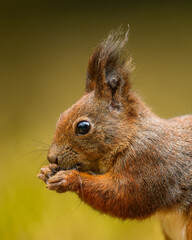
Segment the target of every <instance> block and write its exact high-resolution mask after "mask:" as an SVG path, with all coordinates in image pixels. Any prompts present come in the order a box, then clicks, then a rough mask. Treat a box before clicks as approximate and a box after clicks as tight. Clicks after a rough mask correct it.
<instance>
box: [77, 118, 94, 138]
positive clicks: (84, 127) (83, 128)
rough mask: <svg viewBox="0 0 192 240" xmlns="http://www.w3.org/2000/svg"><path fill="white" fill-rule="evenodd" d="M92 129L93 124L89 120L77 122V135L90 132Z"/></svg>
mask: <svg viewBox="0 0 192 240" xmlns="http://www.w3.org/2000/svg"><path fill="white" fill-rule="evenodd" d="M90 129H91V124H90V123H89V122H87V121H81V122H79V123H78V124H77V127H76V134H77V135H84V134H86V133H88V132H89V130H90Z"/></svg>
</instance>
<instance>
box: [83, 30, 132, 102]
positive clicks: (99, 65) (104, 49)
mask: <svg viewBox="0 0 192 240" xmlns="http://www.w3.org/2000/svg"><path fill="white" fill-rule="evenodd" d="M122 35H123V33H122V31H121V29H120V30H118V31H117V32H112V33H110V34H109V36H108V37H107V38H106V39H105V40H104V41H102V42H101V43H100V44H99V45H98V46H97V47H96V48H95V49H94V51H93V54H92V55H91V56H90V58H89V62H88V69H87V80H86V90H85V91H86V92H91V91H95V95H96V97H98V98H99V99H101V98H102V99H106V100H108V101H109V100H110V101H111V103H112V105H113V106H116V105H117V104H118V102H120V100H121V98H122V97H125V96H127V95H128V92H129V90H130V80H129V75H130V71H131V59H130V58H129V59H128V58H127V57H126V56H125V55H124V52H123V48H124V46H125V44H126V43H127V41H128V31H127V32H126V33H125V34H124V38H123V39H122V37H121V36H122Z"/></svg>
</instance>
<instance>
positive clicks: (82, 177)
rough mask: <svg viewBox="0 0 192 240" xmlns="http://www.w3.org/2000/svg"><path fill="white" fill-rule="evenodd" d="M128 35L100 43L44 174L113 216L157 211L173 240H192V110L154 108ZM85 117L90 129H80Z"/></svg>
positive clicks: (58, 132)
mask: <svg viewBox="0 0 192 240" xmlns="http://www.w3.org/2000/svg"><path fill="white" fill-rule="evenodd" d="M121 35H122V33H121V32H112V33H111V34H110V35H109V36H108V37H107V38H106V39H105V40H104V41H102V42H101V43H100V44H99V45H98V46H97V47H96V48H95V49H94V51H93V53H92V55H91V56H90V58H89V62H88V69H87V79H86V88H85V93H84V95H83V97H82V98H81V99H80V100H79V101H77V102H76V103H75V104H74V105H72V107H71V108H69V109H68V110H66V111H65V112H64V113H62V114H61V116H60V118H59V120H58V122H57V126H56V130H55V135H54V138H53V142H52V144H51V146H50V150H49V153H48V160H49V162H50V165H49V166H46V167H43V168H42V169H41V173H40V174H39V178H40V179H42V180H44V181H45V183H46V186H47V188H48V189H50V190H55V191H56V192H66V191H73V192H76V193H77V194H78V196H79V197H80V198H81V199H82V200H83V201H84V202H86V203H87V204H89V205H90V206H92V207H93V208H94V209H96V210H98V211H100V212H102V213H105V214H109V215H111V216H113V217H117V218H120V219H127V218H129V219H138V220H141V219H145V218H147V217H150V216H152V215H158V216H160V217H159V219H160V221H161V223H162V228H163V232H164V234H165V238H166V239H167V240H168V239H170V240H192V115H186V116H181V117H176V118H172V119H168V120H165V119H161V118H159V117H158V116H156V115H155V114H154V113H152V111H151V110H150V109H149V108H148V107H147V106H146V105H145V103H144V102H143V101H142V100H141V99H140V98H139V96H138V95H137V94H136V93H135V92H134V91H133V90H132V89H131V82H130V72H131V61H130V58H127V56H126V55H125V54H124V46H125V44H126V42H127V33H126V34H125V36H124V38H122V36H121ZM85 121H86V123H87V124H89V126H90V129H89V131H88V132H87V133H86V134H77V126H78V124H79V123H80V122H85ZM172 213H176V215H177V216H179V217H178V218H180V217H181V218H182V219H183V221H182V224H183V225H182V224H180V226H182V227H181V230H180V232H179V233H177V234H175V235H176V236H175V235H174V234H172V233H171V230H170V229H171V227H170V229H166V227H167V226H168V225H169V224H165V222H166V220H165V219H168V218H166V216H168V215H169V214H170V215H172ZM170 224H171V223H170ZM173 232H176V230H175V231H173Z"/></svg>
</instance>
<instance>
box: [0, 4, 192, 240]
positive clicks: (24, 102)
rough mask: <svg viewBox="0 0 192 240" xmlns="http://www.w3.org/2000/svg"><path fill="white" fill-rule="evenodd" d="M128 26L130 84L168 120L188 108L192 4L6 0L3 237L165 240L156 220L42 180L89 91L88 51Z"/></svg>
mask: <svg viewBox="0 0 192 240" xmlns="http://www.w3.org/2000/svg"><path fill="white" fill-rule="evenodd" d="M121 24H122V25H123V26H125V28H126V27H127V24H130V27H131V30H130V36H129V46H128V51H129V53H130V55H131V56H132V57H133V59H134V63H135V64H136V70H135V72H134V73H133V74H132V79H133V82H134V86H133V87H134V88H135V89H137V92H138V93H139V94H140V95H141V96H142V97H143V99H144V100H145V102H146V103H147V104H148V105H150V106H151V107H152V109H153V111H154V112H155V113H156V114H158V115H159V116H161V117H164V118H169V117H173V116H175V115H181V114H188V113H191V112H192V105H191V102H192V94H191V88H192V80H191V77H192V67H191V59H192V8H191V4H188V3H187V2H184V1H183V2H182V3H181V2H180V3H177V2H174V4H171V2H168V1H167V2H163V1H159V2H155V1H153V2H152V1H151V2H145V3H144V2H138V1H134V2H133V1H127V2H126V3H125V1H124V2H122V1H83V0H82V1H70V0H68V1H66V0H63V1H50V0H47V1H1V3H0V81H1V87H0V91H1V93H0V105H1V118H0V136H1V139H0V145H1V158H0V169H1V181H0V239H3V240H4V239H6V240H7V239H16V240H17V239H19V240H23V239H29V240H30V239H37V240H38V239H41V240H44V239H47V240H51V239H57V240H60V239H65V240H73V239H74V240H79V239H83V240H86V239H89V240H96V239H100V240H113V239H114V240H116V239H130V240H132V239H133V240H135V239H136V240H141V239H142V240H152V239H156V240H162V239H163V236H162V234H161V230H160V226H159V223H158V221H157V220H155V219H149V220H146V221H144V222H136V221H125V222H122V221H120V220H118V219H113V218H110V217H108V216H104V215H102V214H100V213H98V212H96V211H94V210H92V209H91V208H90V207H88V206H86V205H85V204H84V203H81V202H80V201H79V199H78V198H77V196H76V195H75V194H72V193H66V194H56V193H55V192H51V191H48V190H46V189H45V185H44V184H43V183H42V182H40V181H39V180H38V179H37V178H36V175H37V173H38V171H39V169H40V167H41V166H42V165H45V164H46V163H47V162H46V151H47V149H48V146H49V144H50V142H51V139H52V136H53V133H54V128H55V124H56V121H57V118H58V116H59V114H60V113H61V112H63V111H64V110H65V109H67V108H68V107H70V105H71V104H73V103H74V102H75V101H76V100H78V99H79V98H80V97H81V96H82V94H83V91H84V85H85V74H86V65H87V60H88V57H89V54H90V52H91V50H92V49H93V47H94V46H95V45H96V44H97V43H98V42H99V41H100V39H102V38H103V37H104V36H106V35H107V34H108V32H109V31H110V30H111V29H114V28H115V29H116V28H118V27H119V26H120V25H121Z"/></svg>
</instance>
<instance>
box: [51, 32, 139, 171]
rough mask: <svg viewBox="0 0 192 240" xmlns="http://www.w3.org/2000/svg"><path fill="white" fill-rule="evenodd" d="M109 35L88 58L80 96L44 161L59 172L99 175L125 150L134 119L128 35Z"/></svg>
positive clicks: (64, 115)
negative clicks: (79, 171)
mask: <svg viewBox="0 0 192 240" xmlns="http://www.w3.org/2000/svg"><path fill="white" fill-rule="evenodd" d="M121 35H122V32H121V31H118V32H113V33H111V34H110V35H109V36H108V37H107V38H106V39H105V40H104V41H102V42H101V43H100V44H99V45H98V46H97V47H96V48H95V49H94V51H93V53H92V55H91V56H90V58H89V62H88V69H87V79H86V88H85V93H84V95H83V97H82V98H81V99H80V100H79V101H77V102H76V103H75V104H74V105H73V106H72V107H71V108H69V109H68V110H66V111H65V112H64V113H62V114H61V116H60V118H59V120H58V122H57V126H56V131H55V136H54V139H53V142H52V145H51V147H50V150H49V153H48V160H49V162H51V163H56V164H58V166H59V167H60V168H62V169H71V168H79V169H81V170H82V171H88V172H93V173H100V174H103V173H105V172H107V171H109V170H110V168H112V166H113V164H114V161H115V159H116V156H117V154H119V153H120V152H122V151H123V149H125V148H126V147H127V142H130V141H131V137H132V135H133V134H134V122H135V119H136V118H137V112H136V107H135V104H136V103H135V101H134V97H133V95H134V94H133V93H132V92H131V84H130V71H131V60H130V58H127V57H126V56H125V55H124V51H123V49H124V46H125V44H126V43H127V40H128V32H127V33H126V34H125V35H124V38H123V39H122V38H121Z"/></svg>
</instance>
